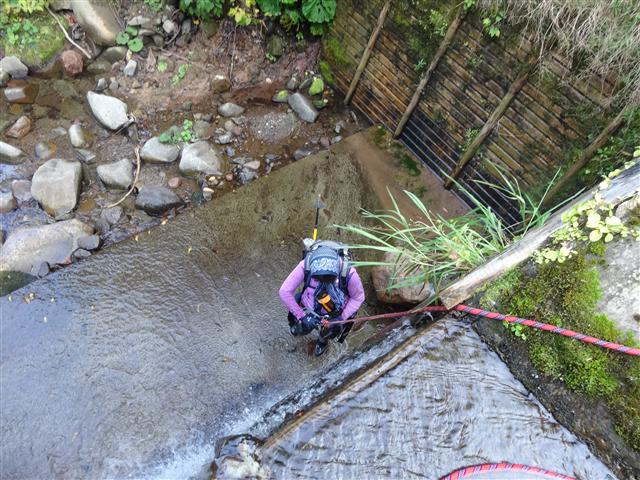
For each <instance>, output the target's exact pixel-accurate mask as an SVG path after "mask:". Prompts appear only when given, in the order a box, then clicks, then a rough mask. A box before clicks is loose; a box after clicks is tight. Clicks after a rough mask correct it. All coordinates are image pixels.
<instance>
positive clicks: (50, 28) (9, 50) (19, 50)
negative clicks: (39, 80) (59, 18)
mask: <svg viewBox="0 0 640 480" xmlns="http://www.w3.org/2000/svg"><path fill="white" fill-rule="evenodd" d="M23 20H24V19H23ZM28 20H29V21H30V22H31V23H33V25H35V26H36V27H37V29H38V33H36V34H35V35H32V36H31V39H32V41H30V42H28V43H27V42H24V43H18V44H16V45H12V44H11V43H9V42H8V41H7V37H6V36H4V37H2V48H3V49H4V52H5V55H7V56H9V55H15V56H16V57H18V58H19V59H20V60H21V61H22V62H23V63H24V64H25V65H27V66H28V67H29V68H36V69H37V68H42V67H43V66H45V65H46V64H47V62H49V60H51V59H52V58H53V57H54V56H55V54H56V53H58V52H59V51H60V50H62V48H63V47H64V34H63V33H62V31H61V30H60V28H59V27H58V25H57V24H56V22H55V20H54V19H53V18H52V17H51V16H50V15H48V14H47V13H37V14H33V15H30V16H29V17H28ZM16 21H21V20H16Z"/></svg>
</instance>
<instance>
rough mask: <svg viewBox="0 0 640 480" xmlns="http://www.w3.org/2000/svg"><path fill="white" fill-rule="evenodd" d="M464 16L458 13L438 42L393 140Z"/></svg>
mask: <svg viewBox="0 0 640 480" xmlns="http://www.w3.org/2000/svg"><path fill="white" fill-rule="evenodd" d="M464 15H465V13H464V11H460V12H458V15H456V17H455V18H454V19H453V21H452V22H451V24H450V25H449V28H448V29H447V33H446V34H445V36H444V38H443V39H442V42H440V46H439V47H438V50H437V51H436V53H435V55H434V56H433V58H432V59H431V62H430V63H429V68H427V71H426V72H425V74H424V76H423V77H422V79H421V80H420V83H419V84H418V86H417V87H416V91H415V92H413V97H411V101H410V102H409V105H408V106H407V108H406V109H405V111H404V114H403V115H402V118H401V119H400V122H398V126H397V127H396V130H395V132H393V137H394V138H398V137H399V136H400V134H401V133H402V130H404V126H405V125H406V124H407V122H408V121H409V117H411V114H412V113H413V111H414V110H415V108H416V106H417V105H418V102H419V101H420V96H421V95H422V91H423V90H424V89H425V87H426V86H427V84H428V83H429V80H431V75H432V74H433V72H434V70H435V69H436V67H437V66H438V64H439V63H440V60H441V59H442V57H444V54H445V53H446V52H447V49H448V48H449V45H450V44H451V41H452V40H453V37H454V36H455V34H456V32H457V31H458V28H459V27H460V24H461V23H462V20H464Z"/></svg>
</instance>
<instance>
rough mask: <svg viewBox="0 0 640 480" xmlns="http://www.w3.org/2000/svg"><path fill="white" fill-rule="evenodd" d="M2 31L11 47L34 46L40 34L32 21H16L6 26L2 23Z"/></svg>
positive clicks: (9, 22)
mask: <svg viewBox="0 0 640 480" xmlns="http://www.w3.org/2000/svg"><path fill="white" fill-rule="evenodd" d="M2 31H3V32H4V35H5V38H6V40H7V42H9V44H10V45H21V46H25V45H32V44H34V43H35V42H36V38H37V35H38V32H39V29H38V27H37V26H35V25H34V24H33V23H32V22H31V20H26V19H25V20H20V19H14V20H11V21H8V22H7V23H6V24H4V22H3V23H2Z"/></svg>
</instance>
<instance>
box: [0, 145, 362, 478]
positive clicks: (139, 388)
mask: <svg viewBox="0 0 640 480" xmlns="http://www.w3.org/2000/svg"><path fill="white" fill-rule="evenodd" d="M325 175H328V176H331V175H334V176H335V177H336V178H341V179H344V180H341V181H339V182H329V181H328V179H327V177H326V176H325ZM310 192H318V193H322V194H323V195H324V196H325V198H326V199H327V204H328V206H329V208H330V209H331V214H332V219H333V220H335V221H339V222H348V221H352V220H355V219H356V216H357V208H354V205H357V206H359V205H362V206H369V207H371V206H373V205H374V204H372V203H370V202H371V201H372V200H371V198H372V197H370V196H369V194H368V190H367V188H366V187H365V186H364V185H363V184H362V183H361V181H360V180H359V174H358V171H357V167H356V166H355V165H354V163H353V162H351V161H350V160H348V159H346V158H344V157H341V158H338V157H332V158H330V159H329V160H323V159H322V158H316V159H309V161H306V162H305V161H303V162H299V163H296V164H294V165H292V166H291V167H288V168H287V169H283V170H281V171H278V172H275V173H273V174H271V175H270V176H269V178H268V179H267V178H264V179H259V180H257V181H256V182H254V183H252V184H251V185H249V186H247V187H245V188H242V189H240V190H239V191H238V192H237V193H235V194H229V195H226V196H224V197H222V198H220V199H218V200H216V201H214V202H212V203H210V204H208V205H206V206H205V207H203V208H199V209H194V210H193V211H192V212H187V213H185V214H183V215H180V216H178V217H177V218H175V219H173V220H171V221H169V223H167V224H166V225H162V226H159V227H157V228H154V229H151V230H149V231H148V232H144V233H141V234H139V235H138V236H137V237H136V238H135V239H130V240H128V241H125V242H123V243H121V244H118V245H117V246H115V247H112V248H109V249H105V250H103V251H101V252H99V253H98V254H96V255H95V256H94V257H93V258H91V259H90V261H86V262H81V263H78V264H74V265H72V266H70V267H68V268H66V269H64V270H60V271H58V272H56V273H54V274H52V275H50V276H48V277H46V278H44V279H42V280H40V281H37V282H35V283H33V284H31V285H29V286H28V287H26V288H24V289H22V290H18V291H16V292H14V293H12V294H11V295H9V296H6V297H2V298H0V313H1V317H2V322H1V324H0V389H1V395H0V412H1V413H0V431H1V435H2V438H3V441H2V445H1V447H0V453H1V458H0V461H1V463H2V478H4V479H24V478H123V477H127V476H133V477H140V476H143V475H146V474H148V473H149V472H152V471H154V467H155V466H157V465H164V464H167V463H171V459H172V457H174V456H175V457H177V458H185V456H188V455H189V453H190V452H192V451H193V449H194V448H195V447H194V446H198V445H202V446H205V447H206V446H209V455H208V458H206V459H204V462H205V463H207V462H208V461H210V459H211V457H212V455H213V441H214V440H215V438H217V437H218V436H221V435H225V434H228V433H232V432H230V431H229V428H231V427H230V425H231V426H232V425H242V424H243V422H244V423H247V424H251V423H253V421H255V419H257V418H258V417H259V414H260V413H261V412H263V411H264V410H266V409H267V408H269V407H270V406H271V405H273V404H274V403H276V402H277V401H279V400H281V399H282V398H283V397H285V396H287V395H288V394H290V393H292V392H294V391H296V390H297V389H299V388H301V387H302V386H303V385H305V384H306V383H308V382H310V381H312V380H313V379H314V378H315V376H316V375H317V374H318V372H320V371H322V370H323V369H324V368H326V367H327V366H328V365H330V364H331V363H333V362H335V361H336V359H337V358H339V357H340V356H342V355H344V354H346V353H347V352H348V351H349V350H351V349H352V348H354V346H355V345H357V344H359V343H361V342H362V341H363V340H364V339H365V338H366V337H367V335H368V334H371V333H372V331H373V330H374V329H373V327H368V328H369V330H368V332H369V333H368V334H367V331H360V332H357V334H354V335H353V336H351V337H350V338H349V341H348V342H347V344H345V345H340V346H338V345H332V348H331V349H330V351H329V352H328V353H327V355H326V356H323V357H322V358H320V359H315V358H309V357H308V356H307V353H306V340H304V339H300V340H299V339H293V338H292V337H291V336H290V335H289V334H288V327H287V324H286V319H285V309H284V307H283V306H282V305H281V304H280V301H279V299H278V295H277V290H278V287H279V285H280V283H281V281H282V280H283V279H284V277H285V276H286V275H287V274H288V273H289V270H290V269H291V268H293V266H294V265H295V264H296V263H297V261H298V259H299V257H300V252H301V242H300V240H301V238H302V237H303V236H305V235H306V234H308V232H309V231H310V225H309V224H310V223H311V221H312V220H313V210H312V208H311V205H312V201H313V198H314V196H313V193H310ZM326 224H327V219H326V216H325V215H324V214H323V215H322V225H323V227H324V226H325V225H326ZM323 232H324V233H326V234H329V233H330V232H329V231H328V230H327V229H326V228H324V229H323ZM196 450H197V449H196ZM197 461H198V459H197V458H196V459H195V460H194V462H196V464H195V465H191V467H190V468H192V472H193V473H194V474H195V473H197V472H198V468H200V467H202V464H200V465H198V464H197ZM165 478H166V477H165ZM174 478H185V475H183V474H181V475H176V476H175V477H174Z"/></svg>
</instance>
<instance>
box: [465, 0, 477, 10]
mask: <svg viewBox="0 0 640 480" xmlns="http://www.w3.org/2000/svg"><path fill="white" fill-rule="evenodd" d="M462 8H464V11H465V12H468V11H469V10H473V9H474V8H476V0H463V1H462Z"/></svg>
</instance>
